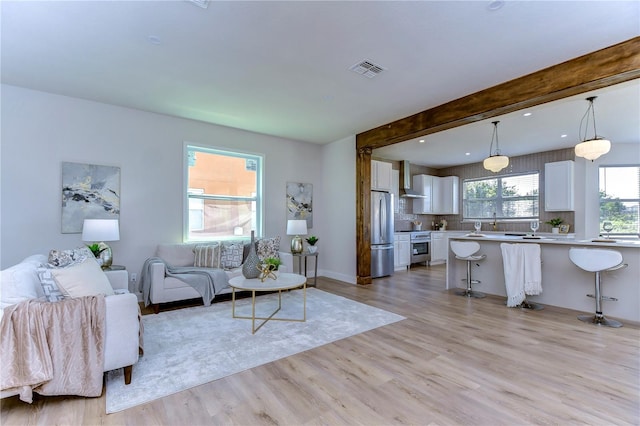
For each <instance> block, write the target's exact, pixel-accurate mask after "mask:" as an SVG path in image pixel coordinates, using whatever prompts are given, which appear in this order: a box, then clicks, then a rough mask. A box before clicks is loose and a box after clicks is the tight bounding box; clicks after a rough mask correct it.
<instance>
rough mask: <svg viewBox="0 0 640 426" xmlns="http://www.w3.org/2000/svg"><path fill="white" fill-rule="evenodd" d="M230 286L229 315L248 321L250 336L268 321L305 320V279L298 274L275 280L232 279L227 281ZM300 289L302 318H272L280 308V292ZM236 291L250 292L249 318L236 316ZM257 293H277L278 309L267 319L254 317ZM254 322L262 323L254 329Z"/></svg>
mask: <svg viewBox="0 0 640 426" xmlns="http://www.w3.org/2000/svg"><path fill="white" fill-rule="evenodd" d="M229 285H230V286H231V314H232V316H233V318H241V319H250V320H251V334H255V332H256V331H258V330H259V329H260V327H262V326H263V325H265V324H266V323H267V321H269V320H274V321H295V322H304V321H306V320H307V278H306V277H305V276H304V275H300V274H289V273H284V272H283V273H280V275H279V276H278V278H277V279H275V280H274V279H272V278H267V279H265V280H264V281H261V280H260V279H258V278H252V279H247V278H245V277H243V276H239V277H234V278H231V279H230V280H229ZM299 287H302V294H303V296H302V318H273V316H274V315H275V314H277V313H278V311H280V309H281V308H282V290H293V289H296V288H299ZM236 290H240V291H250V292H251V316H250V317H247V316H240V315H236ZM257 291H277V292H278V309H276V310H275V311H273V313H272V314H271V315H269V316H268V317H256V292H257ZM256 320H262V322H261V323H260V324H259V325H258V326H257V327H256Z"/></svg>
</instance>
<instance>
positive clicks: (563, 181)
mask: <svg viewBox="0 0 640 426" xmlns="http://www.w3.org/2000/svg"><path fill="white" fill-rule="evenodd" d="M573 167H574V162H573V160H567V161H557V162H555V163H546V164H545V165H544V209H545V211H548V212H563V211H574V210H575V205H574V191H573V175H574V172H573Z"/></svg>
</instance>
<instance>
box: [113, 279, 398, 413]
mask: <svg viewBox="0 0 640 426" xmlns="http://www.w3.org/2000/svg"><path fill="white" fill-rule="evenodd" d="M277 297H278V296H277V294H268V295H262V296H259V297H258V298H257V299H256V300H257V302H256V313H257V315H266V316H268V315H269V314H270V313H271V312H273V310H274V309H275V308H276V307H277V303H278V299H277ZM302 300H303V298H302V290H295V291H291V292H285V293H283V295H282V310H281V311H280V312H278V314H277V315H276V318H277V317H281V318H292V317H301V315H302ZM236 314H237V315H243V316H244V315H250V314H251V299H250V298H246V299H241V300H237V301H236ZM402 319H404V317H402V316H400V315H396V314H394V313H391V312H387V311H385V310H382V309H378V308H375V307H372V306H368V305H365V304H362V303H358V302H354V301H352V300H349V299H346V298H344V297H340V296H336V295H333V294H331V293H327V292H324V291H322V290H318V289H315V288H310V289H307V320H306V322H285V321H269V322H268V323H266V324H265V325H264V326H263V327H262V328H260V329H259V330H258V331H257V332H256V334H254V335H252V334H251V320H245V319H233V318H232V317H231V302H222V303H214V304H212V305H211V306H209V307H205V306H199V307H194V308H185V309H179V310H175V311H167V312H161V313H160V314H158V315H145V316H144V317H143V321H144V356H143V357H141V358H140V360H139V361H138V363H137V364H135V365H134V367H133V375H132V380H131V384H130V385H126V386H125V384H124V376H123V371H122V369H118V370H114V371H111V372H109V373H108V374H107V397H106V401H107V402H106V412H107V413H115V412H117V411H122V410H125V409H127V408H131V407H134V406H136V405H140V404H144V403H147V402H150V401H153V400H155V399H158V398H162V397H165V396H168V395H171V394H174V393H176V392H180V391H183V390H185V389H189V388H192V387H195V386H198V385H201V384H204V383H208V382H211V381H213V380H217V379H220V378H222V377H226V376H229V375H231V374H235V373H239V372H241V371H244V370H247V369H250V368H253V367H257V366H259V365H262V364H266V363H268V362H271V361H275V360H278V359H281V358H284V357H287V356H290V355H294V354H296V353H300V352H303V351H306V350H309V349H312V348H315V347H318V346H321V345H324V344H327V343H330V342H334V341H336V340H340V339H344V338H345V337H349V336H353V335H355V334H358V333H362V332H365V331H368V330H372V329H374V328H377V327H381V326H383V325H387V324H391V323H394V322H396V321H400V320H402Z"/></svg>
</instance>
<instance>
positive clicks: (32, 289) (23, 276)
mask: <svg viewBox="0 0 640 426" xmlns="http://www.w3.org/2000/svg"><path fill="white" fill-rule="evenodd" d="M45 261H46V258H45ZM36 269H37V264H36V263H35V262H25V261H23V262H21V263H18V264H17V265H14V266H12V267H10V268H7V269H5V270H3V271H1V272H0V308H2V309H4V308H6V307H7V306H10V305H15V304H17V303H20V302H24V301H25V300H29V299H39V298H42V297H44V292H43V291H42V286H41V285H40V280H39V279H38V273H37V272H36Z"/></svg>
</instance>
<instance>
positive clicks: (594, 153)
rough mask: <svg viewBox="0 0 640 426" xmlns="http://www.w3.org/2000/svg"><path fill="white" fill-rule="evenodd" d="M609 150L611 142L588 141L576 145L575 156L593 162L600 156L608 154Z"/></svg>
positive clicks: (601, 140)
mask: <svg viewBox="0 0 640 426" xmlns="http://www.w3.org/2000/svg"><path fill="white" fill-rule="evenodd" d="M610 149H611V142H610V141H608V140H607V139H603V138H596V139H590V140H588V141H584V142H581V143H579V144H578V145H576V155H577V156H578V157H583V158H586V159H587V160H591V161H593V160H595V159H596V158H598V157H600V156H601V155H603V154H606V153H607V152H609V150H610Z"/></svg>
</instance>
